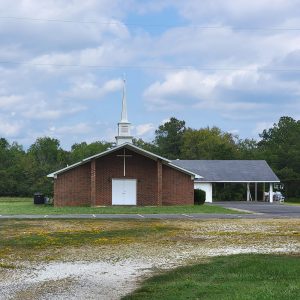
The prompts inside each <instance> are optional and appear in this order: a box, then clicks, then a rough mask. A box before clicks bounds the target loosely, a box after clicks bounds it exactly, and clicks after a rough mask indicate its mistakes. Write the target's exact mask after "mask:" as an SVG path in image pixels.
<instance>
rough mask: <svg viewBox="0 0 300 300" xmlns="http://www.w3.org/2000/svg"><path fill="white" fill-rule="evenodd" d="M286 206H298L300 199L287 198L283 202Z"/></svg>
mask: <svg viewBox="0 0 300 300" xmlns="http://www.w3.org/2000/svg"><path fill="white" fill-rule="evenodd" d="M284 204H288V205H300V198H288V199H286V200H285V201H284Z"/></svg>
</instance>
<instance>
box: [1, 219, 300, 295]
mask: <svg viewBox="0 0 300 300" xmlns="http://www.w3.org/2000/svg"><path fill="white" fill-rule="evenodd" d="M1 225H2V226H0V236H1V238H0V239H1V241H5V243H6V245H9V246H6V247H1V244H0V299H119V298H120V297H121V296H122V295H125V294H127V293H128V292H130V291H132V290H133V289H135V288H136V287H137V285H138V283H139V281H140V280H141V279H142V278H144V277H145V276H150V275H151V274H153V273H155V272H157V271H160V270H163V269H170V268H173V267H176V266H179V265H186V264H190V263H195V262H199V261H203V260H209V258H210V257H212V256H216V255H229V254H238V253H285V254H286V253H290V254H299V253H300V221H299V220H297V219H294V220H286V219H280V220H246V219H243V220H204V221H202V220H201V221H198V220H197V221H195V220H161V221H157V220H156V221H151V220H150V221H149V220H144V221H105V220H95V221H86V220H85V221H78V220H74V221H71V220H69V221H63V220H52V221H48V220H47V221H44V222H43V221H6V222H5V224H1ZM1 230H2V231H1ZM78 232H80V233H82V232H87V236H89V237H90V238H88V239H85V240H81V239H77V238H76V234H78ZM99 232H102V233H105V234H104V238H105V240H100V241H98V242H97V241H96V239H99V237H98V236H97V237H95V236H93V234H94V233H97V234H98V233H99ZM50 233H51V234H52V235H53V234H55V233H59V234H63V235H62V236H64V235H65V234H66V233H68V234H69V235H70V237H68V238H67V239H65V244H64V243H61V244H60V243H59V244H55V245H53V244H51V243H49V241H48V240H47V239H41V240H40V243H42V242H41V241H44V240H46V241H47V243H46V247H45V245H42V244H39V243H38V244H37V245H35V246H34V247H33V248H31V249H28V248H26V247H23V245H18V243H15V244H14V243H11V242H12V240H10V239H12V238H15V239H18V238H20V237H22V238H25V241H26V239H27V238H28V241H31V239H32V237H35V236H36V234H40V235H42V236H46V237H48V236H49V234H50ZM73 238H76V243H74V242H73ZM102 238H103V236H102ZM9 240H10V242H9V243H8V241H9ZM68 243H69V244H68ZM1 265H2V266H4V267H1ZM5 266H9V268H5Z"/></svg>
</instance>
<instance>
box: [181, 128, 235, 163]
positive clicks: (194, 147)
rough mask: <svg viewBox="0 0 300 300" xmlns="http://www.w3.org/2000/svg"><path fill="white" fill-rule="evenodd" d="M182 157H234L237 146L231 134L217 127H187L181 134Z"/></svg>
mask: <svg viewBox="0 0 300 300" xmlns="http://www.w3.org/2000/svg"><path fill="white" fill-rule="evenodd" d="M182 157H183V158H184V159H236V157H237V146H236V144H235V140H234V137H233V135H232V134H230V133H227V132H222V131H221V129H219V128H218V127H212V128H209V127H207V128H202V129H199V130H196V129H191V128H189V129H187V130H186V132H185V133H184V135H183V145H182Z"/></svg>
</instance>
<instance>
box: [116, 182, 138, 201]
mask: <svg viewBox="0 0 300 300" xmlns="http://www.w3.org/2000/svg"><path fill="white" fill-rule="evenodd" d="M112 205H136V179H113V180H112Z"/></svg>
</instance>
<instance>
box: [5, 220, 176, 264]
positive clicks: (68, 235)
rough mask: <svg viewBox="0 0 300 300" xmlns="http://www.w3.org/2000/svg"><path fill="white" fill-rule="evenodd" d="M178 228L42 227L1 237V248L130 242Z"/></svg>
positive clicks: (163, 226)
mask: <svg viewBox="0 0 300 300" xmlns="http://www.w3.org/2000/svg"><path fill="white" fill-rule="evenodd" d="M24 229H25V228H24ZM0 230H1V225H0ZM25 230H26V229H25ZM174 230H175V228H174V227H170V226H165V225H155V224H152V223H151V222H150V223H147V224H146V225H145V226H137V227H132V228H124V229H113V230H101V229H100V228H97V229H89V230H87V229H86V230H78V231H55V232H49V231H48V232H47V231H45V230H40V231H39V232H27V233H23V234H21V235H17V236H9V237H7V236H6V237H4V238H2V237H0V245H1V246H0V250H1V249H2V248H7V247H9V249H14V250H26V249H29V250H35V249H46V248H49V247H55V248H60V247H65V246H66V245H67V246H68V247H69V246H83V245H94V244H96V245H97V244H98V245H100V244H126V243H131V242H134V241H136V240H137V239H139V238H143V237H145V236H147V237H148V238H150V237H156V238H159V237H160V236H161V235H164V234H167V233H168V232H172V231H174ZM0 258H1V255H0ZM0 266H1V265H0Z"/></svg>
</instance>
